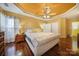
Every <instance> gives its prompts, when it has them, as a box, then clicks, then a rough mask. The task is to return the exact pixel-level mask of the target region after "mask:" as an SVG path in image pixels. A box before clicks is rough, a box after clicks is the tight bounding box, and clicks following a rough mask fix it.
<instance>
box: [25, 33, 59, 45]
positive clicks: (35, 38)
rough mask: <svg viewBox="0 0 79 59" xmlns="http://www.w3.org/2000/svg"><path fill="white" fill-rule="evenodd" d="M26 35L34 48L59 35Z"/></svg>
mask: <svg viewBox="0 0 79 59" xmlns="http://www.w3.org/2000/svg"><path fill="white" fill-rule="evenodd" d="M26 35H27V36H28V37H29V38H30V39H31V42H32V43H33V45H34V46H41V45H42V44H45V43H48V42H50V41H51V40H54V39H55V38H58V36H59V34H54V33H49V32H38V33H26Z"/></svg>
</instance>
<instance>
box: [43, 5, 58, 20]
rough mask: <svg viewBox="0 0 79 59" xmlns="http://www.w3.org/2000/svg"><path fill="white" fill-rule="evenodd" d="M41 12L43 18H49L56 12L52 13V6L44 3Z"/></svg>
mask: <svg viewBox="0 0 79 59" xmlns="http://www.w3.org/2000/svg"><path fill="white" fill-rule="evenodd" d="M42 12H43V15H42V17H43V19H51V18H52V17H53V16H55V15H56V13H52V8H50V7H49V6H48V5H47V4H45V7H44V8H43V10H42Z"/></svg>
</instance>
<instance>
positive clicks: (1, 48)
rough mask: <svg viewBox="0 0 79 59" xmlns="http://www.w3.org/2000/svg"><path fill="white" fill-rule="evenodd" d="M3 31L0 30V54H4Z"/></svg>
mask: <svg viewBox="0 0 79 59" xmlns="http://www.w3.org/2000/svg"><path fill="white" fill-rule="evenodd" d="M4 54H5V51H4V32H0V56H4Z"/></svg>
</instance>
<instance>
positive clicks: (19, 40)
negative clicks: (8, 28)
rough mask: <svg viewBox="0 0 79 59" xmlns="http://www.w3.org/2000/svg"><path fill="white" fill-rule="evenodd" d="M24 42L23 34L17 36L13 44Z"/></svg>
mask: <svg viewBox="0 0 79 59" xmlns="http://www.w3.org/2000/svg"><path fill="white" fill-rule="evenodd" d="M23 41H25V34H17V35H16V37H15V42H16V43H17V42H23Z"/></svg>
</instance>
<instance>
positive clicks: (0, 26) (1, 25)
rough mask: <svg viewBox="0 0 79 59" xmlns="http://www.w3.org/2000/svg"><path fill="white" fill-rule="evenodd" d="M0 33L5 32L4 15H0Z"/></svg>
mask: <svg viewBox="0 0 79 59" xmlns="http://www.w3.org/2000/svg"><path fill="white" fill-rule="evenodd" d="M0 31H1V32H3V31H5V15H4V14H2V13H0Z"/></svg>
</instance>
